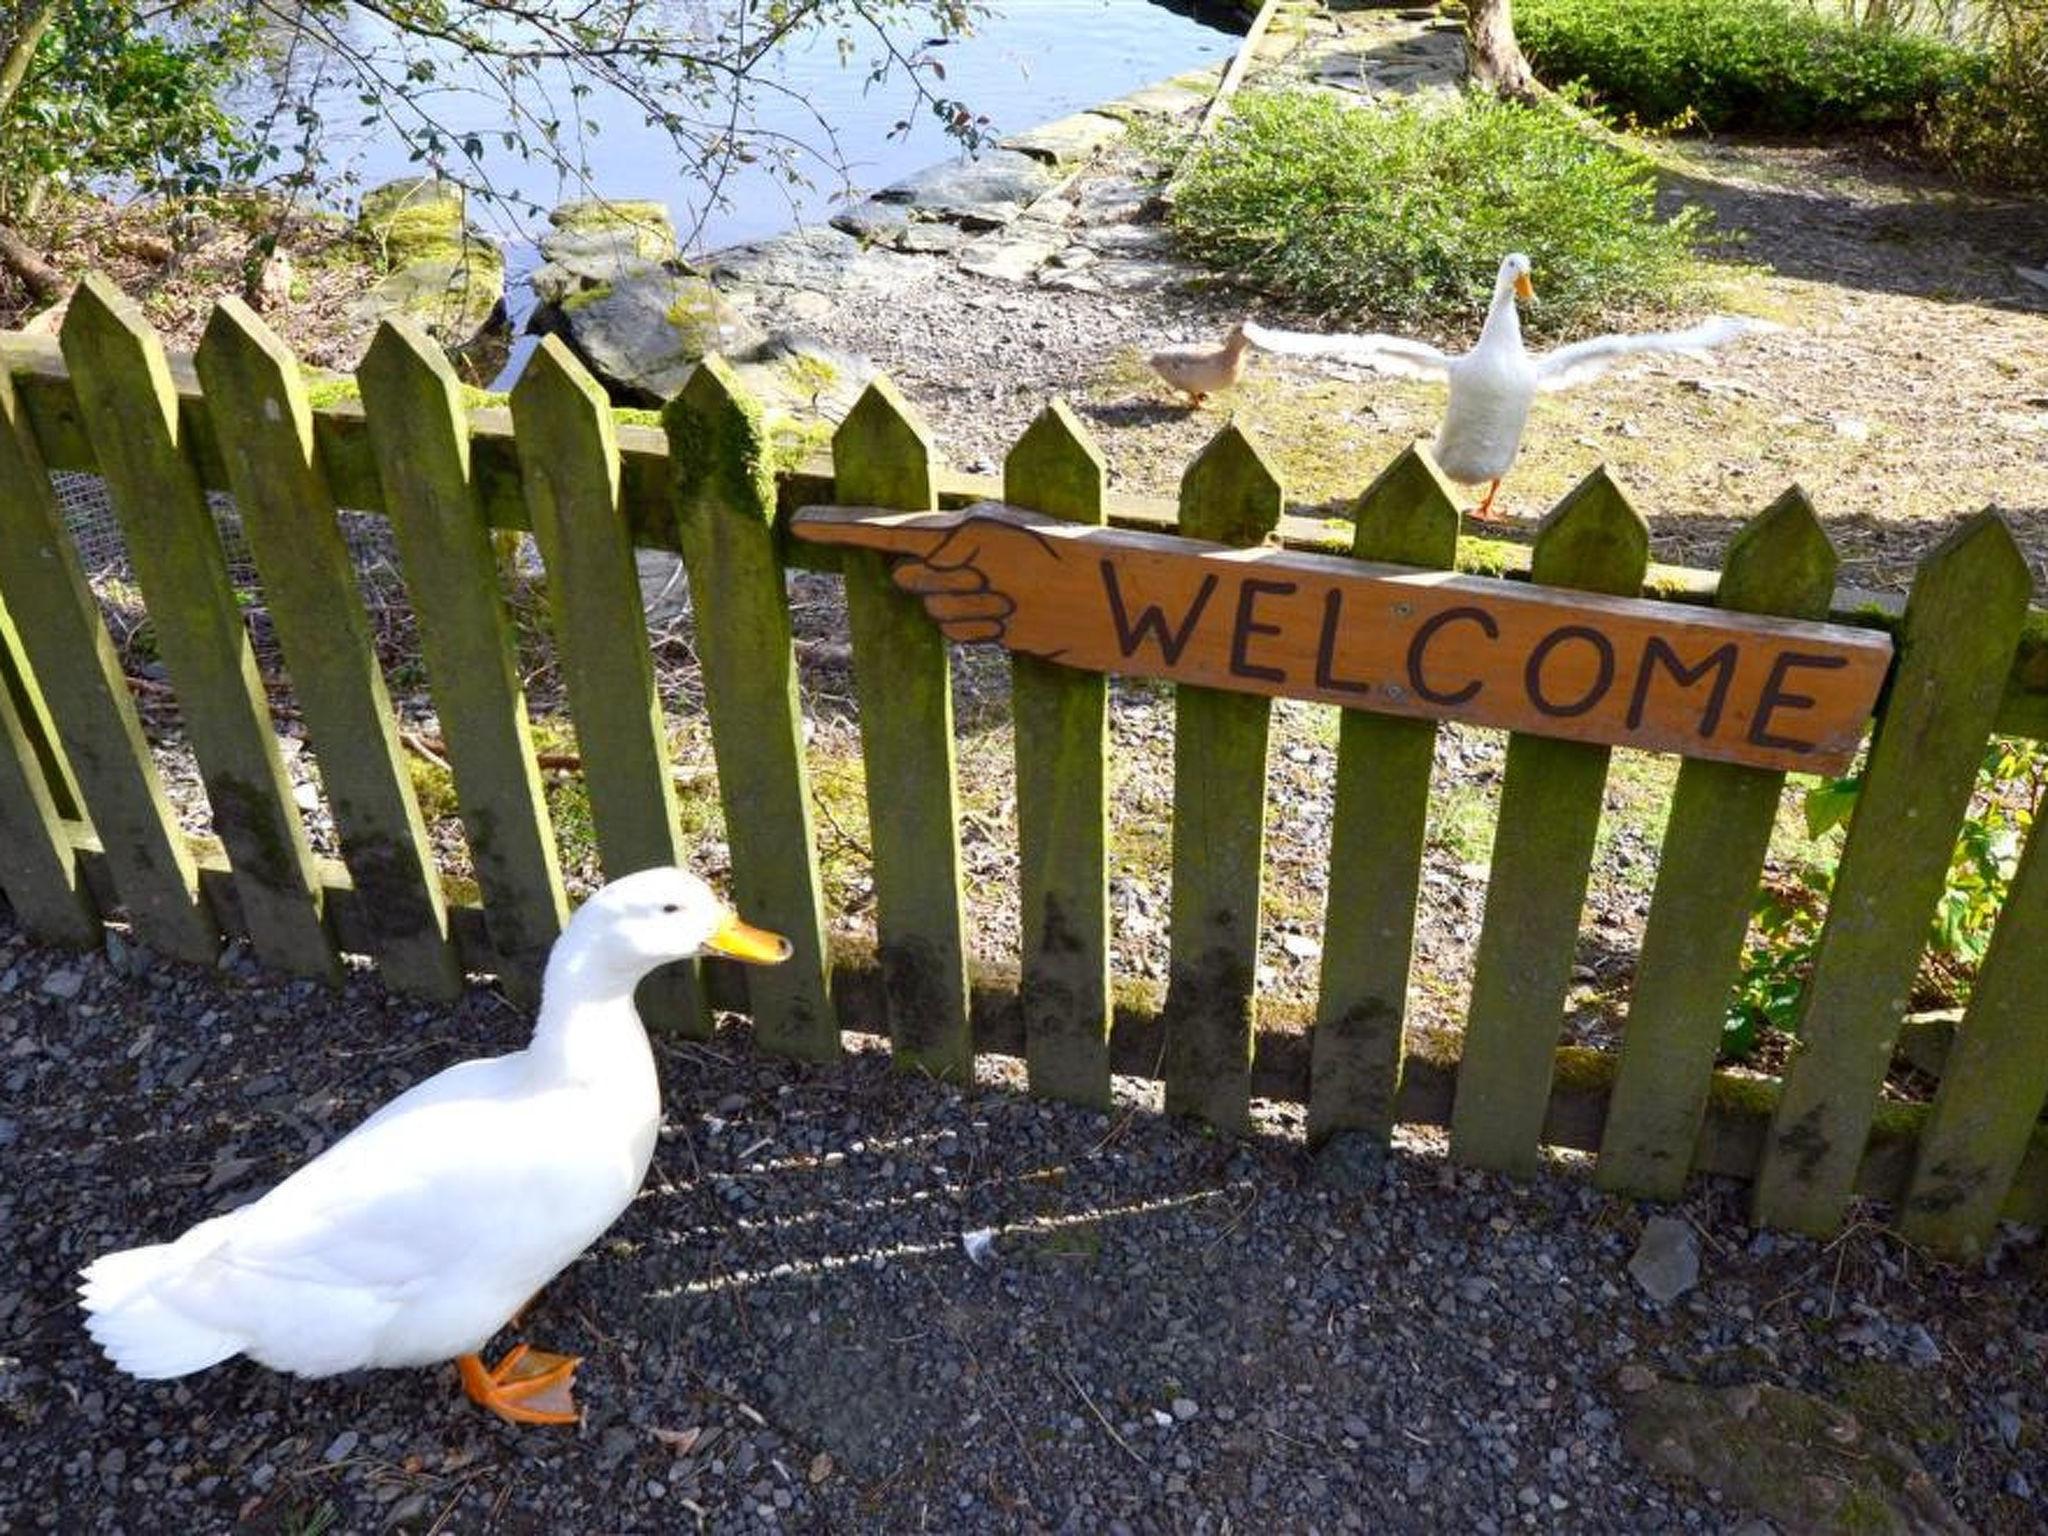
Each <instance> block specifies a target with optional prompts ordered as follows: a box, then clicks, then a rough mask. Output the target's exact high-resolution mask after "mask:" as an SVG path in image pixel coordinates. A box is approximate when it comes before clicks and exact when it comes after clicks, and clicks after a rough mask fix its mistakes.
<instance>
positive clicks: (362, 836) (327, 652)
mask: <svg viewBox="0 0 2048 1536" xmlns="http://www.w3.org/2000/svg"><path fill="white" fill-rule="evenodd" d="M198 363H199V375H200V378H201V379H202V380H203V381H204V382H205V386H206V389H207V391H208V393H209V394H210V395H211V396H212V397H213V398H214V399H215V400H217V401H219V402H220V403H221V405H222V407H223V409H222V410H221V411H220V414H219V416H218V419H217V426H216V435H217V438H218V440H219V443H220V448H221V457H222V459H223V460H224V461H225V463H226V466H227V475H228V483H229V484H230V485H231V486H232V487H233V489H234V493H235V505H236V508H237V510H238V511H239V512H240V514H241V519H242V532H243V536H244V537H245V538H246V539H247V540H248V542H249V548H250V552H251V553H252V554H253V555H254V556H255V559H256V566H257V569H258V571H259V572H260V573H261V575H262V580H263V589H264V594H265V596H266V597H267V598H268V600H269V606H270V617H271V622H272V623H273V624H275V625H276V627H277V633H278V641H279V644H280V645H281V647H282V649H283V651H284V655H285V664H286V666H287V667H289V668H290V670H291V678H292V690H293V693H294V695H295V696H296V698H297V699H298V703H299V708H300V709H301V710H302V711H303V712H304V713H305V717H306V724H307V728H308V732H309V734H310V736H311V738H312V746H313V751H314V753H315V755H316V756H317V758H318V760H319V763H320V778H321V784H322V787H323V788H324V789H325V790H326V794H327V803H328V805H329V806H330V807H331V808H332V809H333V813H334V821H335V825H336V827H337V828H338V829H339V831H340V835H341V845H342V848H343V849H344V851H345V852H346V853H347V856H348V861H349V867H350V868H351V869H352V870H353V872H354V875H355V883H356V889H357V890H358V891H359V892H360V893H361V894H362V896H363V898H364V904H363V910H364V913H365V915H366V916H367V918H368V920H369V925H370V927H371V929H372V930H373V932H374V933H375V935H376V952H377V958H378V960H379V961H380V962H382V964H383V966H384V969H385V971H386V972H387V973H388V974H389V975H390V977H391V979H392V981H393V982H394V983H395V984H396V985H398V986H401V987H404V988H406V989H407V990H408V991H413V992H418V993H421V994H423V995H425V996H429V997H453V996H454V995H455V994H456V993H457V992H459V991H460V990H461V987H462V967H461V965H460V964H459V963H458V961H457V957H456V954H455V950H454V949H453V947H452V946H451V945H450V943H449V938H448V910H447V903H446V902H445V901H444V900H443V898H442V894H441V879H440V872H439V871H438V870H437V869H436V868H435V867H434V855H433V850H432V849H431V848H430V847H429V846H428V843H427V834H426V828H425V826H424V824H423V823H422V821H421V818H420V808H419V803H418V800H417V799H416V797H415V796H414V793H413V787H412V780H411V778H410V776H409V775H408V774H407V773H406V770H405V762H404V758H403V757H402V755H401V750H400V747H399V743H398V724H397V720H396V719H395V717H394V716H393V714H392V710H391V700H390V697H389V696H388V695H387V694H386V692H385V688H384V674H383V673H382V672H381V671H379V670H378V667H377V656H376V651H375V648H374V646H373V644H372V641H371V637H370V626H369V620H368V616H367V613H366V611H365V609H364V606H363V600H362V594H361V592H360V591H359V590H358V588H357V586H356V579H355V573H354V571H353V569H352V568H351V567H350V564H349V554H348V548H347V546H346V545H345V544H344V543H343V542H342V537H341V530H340V527H339V526H338V525H337V523H336V521H335V509H334V497H333V495H332V493H331V492H329V490H328V489H327V483H326V476H325V475H324V474H323V472H322V469H321V465H320V461H319V457H318V455H317V453H316V452H315V451H314V446H313V413H312V409H311V408H310V406H308V404H307V402H306V391H305V386H304V385H303V384H302V383H301V382H300V379H299V369H298V364H297V363H296V362H295V361H294V360H293V358H292V356H291V354H290V353H289V352H287V351H286V350H285V348H284V345H283V343H281V342H280V341H278V339H277V338H276V337H275V336H274V335H272V334H271V332H270V330H269V328H268V327H266V326H265V325H264V324H263V322H262V321H261V320H259V319H258V318H257V317H256V316H255V314H254V313H253V312H252V311H250V310H249V309H247V308H246V307H245V306H243V305H242V304H241V303H239V302H238V301H236V300H232V299H231V300H229V301H227V302H226V303H224V304H222V305H221V306H220V307H219V308H218V309H217V310H215V311H214V314H213V318H212V320H211V321H210V322H209V324H208V325H207V328H206V336H205V339H204V340H203V341H202V342H201V344H200V348H199V357H198Z"/></svg>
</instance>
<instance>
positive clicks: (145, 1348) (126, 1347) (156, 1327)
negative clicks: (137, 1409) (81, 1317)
mask: <svg viewBox="0 0 2048 1536" xmlns="http://www.w3.org/2000/svg"><path fill="white" fill-rule="evenodd" d="M181 1250H182V1251H181ZM191 1263H192V1257H191V1251H190V1249H186V1248H184V1245H183V1244H181V1243H154V1244H152V1245H150V1246H149V1247H147V1248H129V1249H125V1250H123V1251H122V1252H120V1253H110V1254H107V1255H106V1256H105V1257H104V1258H100V1259H95V1260H94V1261H93V1262H92V1263H91V1264H89V1265H88V1266H87V1267H86V1269H85V1271H84V1273H83V1275H82V1279H83V1280H84V1282H85V1283H84V1284H83V1285H81V1286H80V1287H79V1299H80V1301H81V1303H82V1304H83V1305H84V1307H85V1310H86V1312H87V1314H88V1316H87V1318H86V1324H85V1327H86V1332H88V1333H90V1334H91V1335H92V1336H93V1340H94V1342H96V1343H97V1344H98V1345H99V1347H100V1348H101V1349H103V1350H105V1351H106V1354H107V1358H108V1359H109V1360H111V1361H113V1362H114V1364H115V1365H117V1366H119V1367H120V1368H121V1369H122V1370H124V1371H126V1372H127V1373H128V1374H129V1375H131V1376H139V1377H141V1378H142V1379H143V1380H145V1381H162V1380H164V1379H166V1378H168V1377H172V1376H187V1375H190V1374H191V1373H192V1372H193V1371H201V1370H204V1369H206V1367H207V1366H209V1365H217V1364H219V1363H220V1362H221V1361H223V1360H225V1359H227V1358H228V1356H230V1355H233V1354H236V1353H238V1352H239V1351H240V1350H241V1349H242V1347H243V1345H244V1344H245V1342H246V1341H245V1340H243V1339H240V1338H237V1337H235V1336H234V1335H233V1334H228V1333H223V1332H221V1331H220V1330H219V1329H218V1328H214V1327H212V1326H210V1325H208V1324H206V1323H203V1322H200V1321H198V1320H197V1319H195V1318H192V1317H190V1316H187V1315H186V1314H185V1313H183V1312H181V1311H179V1310H178V1308H177V1307H175V1306H174V1305H172V1304H171V1303H170V1302H169V1301H168V1300H166V1299H165V1298H164V1296H163V1295H162V1294H161V1292H162V1289H163V1287H164V1283H165V1282H166V1281H169V1280H173V1279H176V1278H178V1277H180V1276H182V1275H184V1274H185V1273H186V1272H187V1270H188V1269H189V1268H190V1266H191Z"/></svg>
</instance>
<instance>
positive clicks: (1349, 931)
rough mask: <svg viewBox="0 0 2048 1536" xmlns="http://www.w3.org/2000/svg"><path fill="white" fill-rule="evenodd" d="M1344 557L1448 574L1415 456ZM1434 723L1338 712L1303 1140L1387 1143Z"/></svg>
mask: <svg viewBox="0 0 2048 1536" xmlns="http://www.w3.org/2000/svg"><path fill="white" fill-rule="evenodd" d="M1353 516H1354V517H1355V518H1356V520H1357V527H1358V531H1357V533H1356V535H1355V536H1354V538H1353V540H1352V545H1351V552H1352V554H1354V555H1356V556H1357V557H1358V558H1359V559H1361V560H1384V561H1386V562H1388V563H1390V564H1393V565H1412V566H1421V567H1425V568H1428V569H1431V570H1448V569H1449V568H1450V567H1451V566H1452V564H1454V563H1455V561H1456V559H1457V552H1458V509H1457V507H1456V505H1455V504H1454V503H1453V501H1452V499H1451V490H1450V487H1449V485H1447V484H1446V483H1445V481H1444V479H1443V476H1442V475H1440V474H1439V473H1438V472H1437V469H1436V466H1435V465H1433V464H1431V463H1430V462H1429V460H1428V459H1427V458H1425V457H1424V456H1423V455H1422V454H1421V453H1420V452H1418V451H1417V450H1415V449H1413V448H1410V449H1407V450H1406V451H1405V452H1403V453H1402V455H1401V457H1400V458H1398V459H1396V460H1395V461H1394V462H1393V463H1392V464H1391V465H1389V466H1388V467H1387V468H1386V470H1385V471H1384V472H1383V473H1382V474H1381V475H1380V477H1379V479H1378V480H1376V481H1374V482H1373V484H1372V485H1371V487H1370V488H1368V489H1367V491H1366V493H1365V495H1364V496H1362V497H1361V498H1359V502H1358V506H1357V507H1356V508H1355V509H1354V512H1353ZM1436 738H1437V724H1436V722H1435V721H1434V720H1407V719H1402V718H1400V717H1399V716H1396V715H1376V714H1372V713H1370V712H1369V711H1366V710H1363V709H1347V710H1346V711H1344V718H1343V722H1342V724H1340V725H1339V726H1338V734H1337V792H1336V803H1335V805H1334V807H1333V810H1332V813H1331V819H1330V888H1329V899H1328V902H1327V905H1326V909H1325V914H1324V919H1323V967H1322V975H1321V978H1320V981H1319V984H1318V987H1317V995H1316V1022H1315V1028H1314V1030H1313V1031H1312V1032H1311V1034H1310V1037H1309V1038H1310V1044H1311V1047H1312V1051H1313V1055H1312V1057H1311V1061H1310V1074H1309V1099H1308V1134H1309V1140H1310V1141H1312V1142H1318V1143H1320V1142H1322V1141H1324V1140H1326V1139H1327V1138H1328V1137H1330V1136H1331V1135H1334V1134H1335V1133H1337V1132H1339V1131H1358V1132H1363V1133H1365V1134H1366V1135H1368V1136H1370V1137H1371V1138H1372V1139H1373V1140H1375V1141H1378V1142H1381V1143H1384V1142H1385V1141H1386V1139H1387V1137H1388V1135H1389V1133H1391V1132H1392V1130H1393V1128H1394V1120H1395V1113H1396V1106H1397V1104H1398V1102H1399V1095H1400V1091H1401V1057H1402V1044H1403V1036H1404V1035H1405V1033H1406V1027H1407V1018H1408V971H1409V966H1410V964H1411V961H1412V958H1413V953H1414V948H1415V910H1416V903H1417V901H1418V900H1419V899H1420V896H1421V886H1422V858H1423V852H1424V841H1425V837H1426V834H1427V827H1428V821H1429V782H1430V773H1431V769H1432V768H1433V766H1434V765H1435V761H1436Z"/></svg>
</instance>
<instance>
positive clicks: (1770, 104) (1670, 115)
mask: <svg viewBox="0 0 2048 1536" xmlns="http://www.w3.org/2000/svg"><path fill="white" fill-rule="evenodd" d="M1515 25H1516V32H1517V34H1518V35H1519V37H1520V39H1521V43H1522V49H1523V52H1524V53H1526V54H1527V55H1528V58H1529V62H1530V64H1531V65H1533V66H1534V67H1535V70H1536V72H1537V74H1538V75H1539V76H1541V77H1542V78H1543V79H1544V80H1546V81H1548V82H1550V83H1551V84H1553V85H1555V84H1561V83H1563V82H1566V81H1578V82H1582V83H1583V84H1584V85H1585V86H1587V87H1588V88H1590V90H1591V92H1592V94H1593V96H1594V98H1595V99H1596V101H1597V102H1599V103H1600V104H1601V105H1602V106H1604V107H1605V108H1606V109H1607V110H1609V111H1611V112H1615V113H1618V114H1621V115H1623V116H1626V117H1630V118H1633V119H1634V120H1636V121H1637V122H1639V123H1643V124H1646V125H1649V126H1653V127H1656V126H1665V125H1673V124H1685V125H1697V126H1700V127H1704V128H1710V129H1717V130H1718V129H1731V128H1741V129H1752V130H1759V131H1764V132H1772V133H1811V132H1814V131H1815V130H1819V129H1839V128H1852V127H1865V128H1883V127H1901V126H1907V125H1911V124H1915V123H1917V122H1919V121H1920V120H1921V119H1922V118H1923V117H1925V116H1926V115H1927V114H1928V113H1929V112H1930V111H1932V110H1933V108H1934V107H1935V106H1936V104H1937V103H1939V102H1940V101H1942V99H1943V98H1944V97H1945V96H1948V95H1950V94H1952V93H1958V92H1964V91H1967V90H1969V89H1970V88H1971V87H1973V86H1974V85H1975V84H1976V82H1978V81H1979V80H1981V79H1982V78H1983V76H1984V73H1985V63H1984V60H1983V58H1982V56H1981V55H1978V54H1976V53H1973V52H1970V51H1968V50H1966V49H1962V48H1958V47H1955V46H1953V45H1951V44H1949V43H1946V42H1943V41H1940V40H1939V39H1936V38H1932V37H1928V36H1925V35H1922V34H1919V33H1913V32H1904V31H1898V30H1894V29H1887V28H1882V27H1875V26H1865V27H1856V26H1852V25H1849V24H1848V22H1847V21H1846V20H1844V19H1841V18H1839V17H1831V16H1826V15H1822V14H1819V13H1817V12H1815V11H1813V10H1811V9H1809V8H1807V7H1806V6H1804V5H1800V4H1797V3H1796V0H1523V3H1522V4H1521V5H1519V6H1517V7H1516V10H1515Z"/></svg>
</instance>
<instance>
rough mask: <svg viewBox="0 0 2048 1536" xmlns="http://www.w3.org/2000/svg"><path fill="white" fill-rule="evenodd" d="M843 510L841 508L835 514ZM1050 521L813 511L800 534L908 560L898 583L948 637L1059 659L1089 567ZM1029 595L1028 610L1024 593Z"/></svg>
mask: <svg viewBox="0 0 2048 1536" xmlns="http://www.w3.org/2000/svg"><path fill="white" fill-rule="evenodd" d="M834 510H835V511H836V510H837V509H834ZM1058 526H1061V525H1060V524H1058V523H1057V522H1056V521H1055V520H1053V519H1050V518H1048V519H1045V520H1044V521H1043V522H1042V523H1041V522H1039V521H1038V520H1036V519H1030V518H1027V517H1025V516H1020V515H1019V514H1018V513H1017V512H1015V511H1014V510H1010V509H1005V510H1004V511H1003V512H1001V513H1000V514H998V513H996V512H994V511H984V510H981V509H980V508H978V507H967V508H963V509H962V510H961V511H959V512H952V513H943V514H941V513H916V514H909V515H907V516H905V517H904V518H902V519H900V520H890V519H887V518H886V516H878V515H873V514H870V515H866V516H859V515H847V516H834V515H832V513H828V512H825V511H822V510H821V511H819V512H807V513H805V514H804V515H803V517H802V518H801V519H800V520H799V521H798V523H797V524H796V528H795V531H796V533H797V536H798V537H800V538H803V539H805V540H808V541H809V542H812V543H817V544H837V545H841V546H844V547H850V548H859V549H868V550H873V551H875V552H877V553H879V554H888V555H896V556H900V557H902V558H900V559H899V560H898V561H897V564H896V567H895V570H894V572H893V573H892V576H893V579H894V581H895V583H896V585H897V586H899V587H901V588H902V589H903V590H904V591H905V592H908V593H910V594H911V595H912V596H914V597H917V598H919V599H921V600H922V601H923V603H924V607H925V612H927V613H928V614H930V615H931V617H932V620H933V622H934V623H936V624H937V625H938V626H939V630H940V632H941V633H942V634H944V635H945V636H946V638H947V639H949V640H957V641H960V642H962V643H964V644H970V645H972V644H987V643H991V642H993V643H996V644H1000V645H1003V646H1005V647H1007V648H1008V649H1010V650H1013V651H1021V652H1023V653H1025V654H1026V655H1031V656H1042V657H1045V658H1047V659H1049V660H1056V659H1058V657H1059V656H1060V655H1061V653H1062V652H1064V651H1065V649H1066V648H1067V644H1068V638H1069V637H1068V635H1067V634H1066V633H1064V631H1065V629H1066V627H1067V626H1066V623H1064V622H1063V621H1062V615H1063V614H1071V612H1072V603H1073V600H1074V599H1076V598H1078V597H1080V596H1081V595H1082V593H1081V592H1080V591H1078V590H1077V591H1075V592H1073V593H1068V592H1066V591H1064V590H1063V589H1065V588H1068V587H1076V588H1079V587H1080V586H1081V585H1082V584H1083V583H1085V581H1086V570H1085V567H1084V565H1083V563H1082V562H1080V561H1077V560H1070V559H1067V558H1065V556H1066V553H1067V552H1066V551H1065V550H1063V549H1062V548H1061V541H1060V540H1058V539H1057V538H1056V537H1053V536H1052V535H1050V534H1049V533H1048V532H1045V531H1042V530H1043V529H1045V528H1047V527H1058ZM1017 593H1028V594H1029V595H1030V600H1029V601H1028V602H1026V603H1025V604H1024V605H1023V606H1022V607H1021V608H1020V607H1019V606H1018V602H1017V599H1016V596H1015V594H1017Z"/></svg>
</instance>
